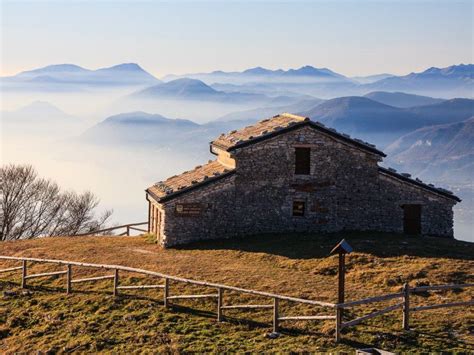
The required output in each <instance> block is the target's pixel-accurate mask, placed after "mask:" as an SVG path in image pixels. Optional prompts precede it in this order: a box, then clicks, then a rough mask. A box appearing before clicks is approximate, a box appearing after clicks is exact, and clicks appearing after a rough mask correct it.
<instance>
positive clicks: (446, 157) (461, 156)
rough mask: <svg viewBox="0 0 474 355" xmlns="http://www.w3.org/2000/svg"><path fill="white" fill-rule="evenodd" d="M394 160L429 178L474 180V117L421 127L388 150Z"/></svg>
mask: <svg viewBox="0 0 474 355" xmlns="http://www.w3.org/2000/svg"><path fill="white" fill-rule="evenodd" d="M386 152H387V154H388V158H389V160H390V162H392V164H394V165H396V166H403V167H404V168H406V169H408V170H409V171H411V172H412V173H414V174H416V175H419V176H421V177H426V178H434V177H436V179H438V180H440V179H448V178H449V179H450V180H451V181H452V182H457V183H460V182H464V183H468V184H469V183H470V182H472V177H473V176H474V117H471V118H470V119H468V120H466V121H462V122H457V123H451V124H445V125H437V126H430V127H424V128H420V129H418V130H416V131H414V132H411V133H409V134H407V135H404V136H403V137H401V138H399V139H398V140H397V141H395V142H394V143H392V144H391V145H390V146H389V147H388V148H387V150H386Z"/></svg>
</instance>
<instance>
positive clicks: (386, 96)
mask: <svg viewBox="0 0 474 355" xmlns="http://www.w3.org/2000/svg"><path fill="white" fill-rule="evenodd" d="M364 97H367V98H369V99H371V100H374V101H377V102H380V103H382V104H385V105H390V106H394V107H400V108H407V107H414V106H423V105H433V104H438V103H441V102H443V101H444V99H435V98H433V97H429V96H420V95H413V94H407V93H404V92H387V91H373V92H369V93H368V94H366V95H364Z"/></svg>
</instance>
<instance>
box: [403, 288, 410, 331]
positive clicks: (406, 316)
mask: <svg viewBox="0 0 474 355" xmlns="http://www.w3.org/2000/svg"><path fill="white" fill-rule="evenodd" d="M403 330H410V286H409V285H408V283H405V284H404V285H403Z"/></svg>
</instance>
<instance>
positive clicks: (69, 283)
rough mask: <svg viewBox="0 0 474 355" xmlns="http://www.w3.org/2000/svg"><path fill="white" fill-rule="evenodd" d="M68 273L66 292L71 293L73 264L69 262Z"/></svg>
mask: <svg viewBox="0 0 474 355" xmlns="http://www.w3.org/2000/svg"><path fill="white" fill-rule="evenodd" d="M66 271H67V273H66V293H67V294H70V293H71V291H72V289H71V280H72V266H71V264H67V270H66Z"/></svg>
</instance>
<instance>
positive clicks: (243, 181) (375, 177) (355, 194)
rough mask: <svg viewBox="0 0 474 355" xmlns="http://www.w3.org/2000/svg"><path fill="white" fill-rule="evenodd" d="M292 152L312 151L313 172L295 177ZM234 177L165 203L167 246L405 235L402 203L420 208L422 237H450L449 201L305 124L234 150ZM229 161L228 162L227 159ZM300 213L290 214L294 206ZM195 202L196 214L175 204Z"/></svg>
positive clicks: (450, 217) (367, 154) (450, 212)
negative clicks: (268, 236)
mask: <svg viewBox="0 0 474 355" xmlns="http://www.w3.org/2000/svg"><path fill="white" fill-rule="evenodd" d="M295 147H310V148H311V174H310V175H295V174H294V171H295V161H294V160H295V158H294V149H295ZM233 158H234V159H235V162H236V172H235V173H234V174H233V175H231V176H228V177H225V178H223V179H221V180H219V181H216V182H213V183H211V184H209V185H206V186H204V187H202V188H198V189H195V190H193V191H190V192H188V193H185V194H182V195H181V196H177V197H176V198H174V199H172V200H170V201H168V202H165V203H164V204H162V206H163V209H164V211H165V214H164V215H165V218H164V222H163V223H164V224H163V226H162V231H163V233H162V240H161V243H162V244H163V245H164V246H172V245H177V244H183V243H188V242H190V241H194V240H201V239H214V238H226V237H233V236H240V235H255V234H261V233H282V232H293V231H297V232H310V231H311V232H336V231H341V230H374V231H387V232H403V209H402V207H401V205H403V204H404V203H419V204H421V205H422V233H423V234H430V235H442V236H448V237H449V236H451V237H452V217H453V216H452V206H453V204H454V202H453V201H451V200H449V199H447V198H446V197H443V196H441V195H437V194H436V193H434V192H430V191H426V190H423V189H422V188H420V187H416V186H413V185H411V184H409V183H406V182H403V181H398V180H397V179H396V178H393V177H390V176H384V175H383V174H381V173H379V170H378V162H379V161H380V159H381V158H380V157H379V156H377V155H375V154H372V153H368V152H367V153H366V152H363V151H361V150H359V149H357V148H355V147H352V146H350V145H349V144H347V143H342V142H340V141H338V140H336V139H335V138H333V137H330V136H326V135H324V134H323V133H321V132H319V131H316V130H314V129H312V128H310V127H308V126H304V127H302V128H300V129H297V130H294V131H291V132H288V133H286V134H282V135H279V136H276V137H273V138H271V139H268V140H266V141H262V142H259V143H255V144H253V145H249V146H247V147H244V148H240V149H238V150H236V151H235V152H233ZM226 159H227V158H226ZM295 200H298V201H304V202H305V207H306V211H305V216H304V217H295V216H293V215H292V206H293V201H295ZM183 203H185V204H186V203H199V204H200V205H201V206H203V209H202V212H201V215H200V216H180V215H178V214H177V213H176V205H177V204H183Z"/></svg>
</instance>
